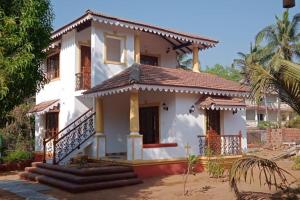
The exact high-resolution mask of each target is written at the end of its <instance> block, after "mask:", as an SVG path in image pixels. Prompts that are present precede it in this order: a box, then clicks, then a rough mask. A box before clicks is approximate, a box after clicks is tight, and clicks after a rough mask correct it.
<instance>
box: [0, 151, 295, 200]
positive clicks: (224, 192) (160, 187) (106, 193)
mask: <svg viewBox="0 0 300 200" xmlns="http://www.w3.org/2000/svg"><path fill="white" fill-rule="evenodd" d="M280 151H281V152H282V150H278V151H273V150H263V151H257V152H254V153H253V154H255V155H259V156H261V157H266V158H271V157H272V156H273V155H277V154H278V153H280ZM277 163H278V165H279V166H280V167H282V168H284V169H285V170H287V171H289V172H290V173H291V174H292V175H293V176H294V177H295V178H293V177H290V176H287V178H288V180H289V182H294V183H293V184H292V185H291V186H290V190H289V191H286V192H282V191H276V190H275V189H274V188H272V189H271V190H269V189H268V187H266V186H265V185H262V186H260V184H259V181H257V179H256V181H255V182H254V183H252V184H245V183H239V185H238V187H239V189H240V190H241V191H245V192H244V193H243V197H244V199H249V200H250V199H300V189H299V186H300V171H294V170H292V164H293V162H292V160H291V159H284V160H280V161H278V162H277ZM17 178H18V177H17V176H16V175H4V176H1V175H0V180H1V179H2V180H3V179H17ZM256 178H258V177H256ZM187 189H188V195H186V196H184V195H183V176H182V175H173V176H166V177H155V178H150V179H146V180H144V183H143V184H139V185H135V186H129V187H123V188H115V189H106V190H99V191H92V192H86V193H81V194H71V193H68V192H64V191H61V190H58V189H56V188H51V190H49V191H46V192H45V193H46V194H49V195H51V196H53V197H56V198H57V199H62V200H71V199H72V200H84V199H87V200H96V199H101V200H118V199H123V200H156V199H162V200H164V199H166V200H169V199H171V200H178V199H188V200H198V199H208V200H231V199H236V198H235V195H234V192H233V191H231V189H230V187H229V182H228V178H220V179H216V178H210V177H209V175H208V174H207V173H206V172H203V173H199V174H197V175H195V176H193V175H191V176H190V177H189V180H188V183H187ZM249 191H251V192H249ZM9 195H12V194H9V193H2V191H0V199H16V197H14V196H11V197H10V196H9ZM3 197H4V198H3ZM19 199H21V198H19Z"/></svg>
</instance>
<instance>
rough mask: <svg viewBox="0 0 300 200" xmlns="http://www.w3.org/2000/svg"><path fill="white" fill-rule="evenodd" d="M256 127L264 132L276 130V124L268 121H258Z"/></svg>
mask: <svg viewBox="0 0 300 200" xmlns="http://www.w3.org/2000/svg"><path fill="white" fill-rule="evenodd" d="M257 127H258V128H259V129H262V130H265V129H267V128H278V124H277V123H274V122H270V121H260V122H258V125H257Z"/></svg>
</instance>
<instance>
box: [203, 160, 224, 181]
mask: <svg viewBox="0 0 300 200" xmlns="http://www.w3.org/2000/svg"><path fill="white" fill-rule="evenodd" d="M207 170H208V174H209V175H210V176H212V177H213V178H220V177H222V176H223V174H224V171H225V169H224V165H223V162H222V159H221V158H220V159H217V160H209V161H208V162H207Z"/></svg>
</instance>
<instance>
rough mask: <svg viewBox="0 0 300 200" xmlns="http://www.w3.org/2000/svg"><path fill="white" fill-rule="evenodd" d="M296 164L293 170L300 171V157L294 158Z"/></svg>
mask: <svg viewBox="0 0 300 200" xmlns="http://www.w3.org/2000/svg"><path fill="white" fill-rule="evenodd" d="M293 160H294V164H293V167H292V168H293V169H294V170H300V156H296V157H294V158H293Z"/></svg>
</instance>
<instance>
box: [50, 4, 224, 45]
mask: <svg viewBox="0 0 300 200" xmlns="http://www.w3.org/2000/svg"><path fill="white" fill-rule="evenodd" d="M89 16H95V17H100V18H103V19H106V20H113V21H115V22H117V23H116V24H120V23H125V24H129V25H130V26H135V29H136V28H137V27H143V29H139V30H143V31H145V32H150V33H153V34H157V33H158V32H165V33H166V34H167V35H166V36H167V37H168V35H175V36H180V37H184V38H188V39H191V40H197V41H202V42H207V43H208V44H210V45H209V46H214V45H216V44H217V43H219V41H218V40H215V39H211V38H208V37H204V36H201V35H196V34H190V33H186V32H179V31H176V30H173V29H168V28H162V27H159V26H155V25H150V24H147V23H143V22H137V21H133V20H128V19H124V18H119V17H114V16H109V15H105V14H103V13H97V12H93V11H91V10H87V11H86V13H85V14H84V15H82V16H80V17H79V18H77V19H75V20H74V21H72V22H70V23H68V24H66V25H64V26H62V27H61V28H59V29H57V30H55V31H53V32H52V39H55V38H57V37H59V36H60V35H62V34H63V33H65V32H67V31H70V30H72V29H74V28H77V27H79V26H83V25H84V23H90V21H91V20H92V18H91V17H89ZM150 30H151V31H150Z"/></svg>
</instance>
